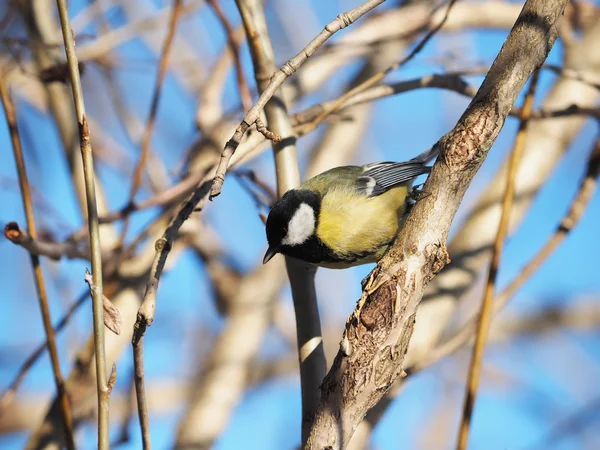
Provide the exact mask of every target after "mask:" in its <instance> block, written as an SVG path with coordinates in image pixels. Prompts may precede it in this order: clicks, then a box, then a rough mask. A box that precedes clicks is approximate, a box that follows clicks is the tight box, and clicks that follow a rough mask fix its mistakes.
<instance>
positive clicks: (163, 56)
mask: <svg viewBox="0 0 600 450" xmlns="http://www.w3.org/2000/svg"><path fill="white" fill-rule="evenodd" d="M182 4H183V3H182V0H173V9H172V10H171V18H170V19H169V28H168V30H167V35H166V36H165V41H164V43H163V47H162V50H161V53H160V58H159V62H158V74H157V76H156V83H155V85H154V92H153V94H152V101H151V102H150V114H149V115H148V122H146V127H145V128H144V134H143V136H142V145H141V149H140V159H139V160H138V162H137V164H136V166H135V170H134V172H133V181H132V183H131V190H130V191H129V201H128V202H127V205H128V206H129V205H133V200H134V198H135V194H136V193H137V191H138V190H139V188H140V186H141V184H142V175H143V173H144V167H145V166H146V162H147V161H148V157H149V155H150V138H151V137H152V132H153V131H154V126H155V124H156V114H157V112H158V104H159V101H160V94H161V92H162V86H163V82H164V80H165V76H166V74H167V67H168V65H169V57H170V55H171V44H172V43H173V39H174V37H175V31H176V30H177V21H178V19H179V16H180V15H181V11H182ZM128 225H129V220H127V218H125V221H124V222H123V230H122V231H121V237H120V239H119V245H118V246H119V247H122V246H123V242H124V241H125V237H126V234H127V229H128Z"/></svg>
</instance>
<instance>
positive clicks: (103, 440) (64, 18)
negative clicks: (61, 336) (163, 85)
mask: <svg viewBox="0 0 600 450" xmlns="http://www.w3.org/2000/svg"><path fill="white" fill-rule="evenodd" d="M56 4H57V6H58V12H59V16H60V24H61V29H62V35H63V40H64V44H65V51H66V53H67V62H68V64H69V73H70V76H71V87H72V89H73V99H74V101H75V110H76V114H77V123H78V125H79V138H80V147H81V156H82V159H83V172H84V178H85V193H86V200H87V217H88V226H89V235H90V252H91V255H92V273H93V281H94V285H95V286H96V288H97V289H96V290H94V291H93V292H92V308H93V317H94V343H95V350H96V351H95V358H96V389H97V391H98V448H99V449H102V450H108V445H109V440H108V434H109V433H108V430H109V417H108V413H109V401H110V389H109V387H108V380H107V378H106V377H107V373H106V356H105V352H104V306H103V302H102V253H101V248H100V230H99V225H98V211H97V208H96V187H95V182H94V161H93V156H92V144H91V142H90V130H89V127H88V122H87V118H86V114H85V104H84V100H83V91H82V89H81V79H80V77H79V67H78V63H77V54H76V53H75V39H74V37H73V32H72V31H71V25H70V20H69V10H68V8H67V0H56Z"/></svg>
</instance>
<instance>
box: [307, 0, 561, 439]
mask: <svg viewBox="0 0 600 450" xmlns="http://www.w3.org/2000/svg"><path fill="white" fill-rule="evenodd" d="M566 3H567V2H566V1H565V0H553V1H543V0H529V1H528V2H527V3H526V4H525V6H524V7H523V10H522V11H521V14H520V15H519V18H518V19H517V22H516V23H515V25H514V27H513V29H512V30H511V32H510V34H509V36H508V38H507V40H506V42H505V43H504V46H503V47H502V50H501V51H500V53H499V54H498V56H497V58H496V60H495V61H494V64H493V65H492V67H491V69H490V71H489V72H488V74H487V76H486V78H485V81H484V82H483V84H482V86H481V88H480V89H479V91H478V93H477V95H476V96H475V98H474V99H473V101H472V102H471V104H470V105H469V107H468V108H467V110H466V111H465V113H464V114H463V115H462V117H461V118H460V120H459V122H458V123H457V125H456V126H455V128H454V129H453V130H452V131H451V132H450V133H448V134H447V135H446V136H444V137H443V138H442V139H440V141H439V142H438V144H437V145H438V146H439V148H440V153H441V154H440V157H439V159H438V161H437V162H436V163H435V165H434V166H433V168H432V171H431V174H430V176H429V178H428V179H427V181H426V183H425V186H424V187H423V189H424V190H425V191H426V192H428V193H429V194H430V195H429V196H427V197H425V198H423V199H421V200H420V201H419V202H417V204H416V205H415V207H414V208H413V209H412V211H411V213H410V215H409V217H408V219H407V222H406V225H405V227H404V228H403V229H402V230H401V232H400V234H399V236H398V238H397V240H396V242H395V244H394V246H393V247H392V248H391V249H390V251H389V252H388V253H387V255H386V256H385V257H384V258H383V259H382V260H381V261H380V262H379V264H378V265H377V267H376V268H375V270H374V271H373V273H372V276H371V280H370V282H369V283H367V286H366V290H365V292H364V293H363V295H364V300H365V306H364V308H363V310H362V313H361V315H360V320H357V318H356V317H355V316H351V317H350V318H349V319H348V321H347V323H346V328H345V332H344V336H343V338H342V343H341V345H340V351H339V352H338V354H337V356H336V358H335V361H334V362H333V366H332V368H331V370H330V372H329V373H328V375H327V376H326V377H325V380H324V381H323V385H322V396H321V403H320V405H319V409H318V410H317V415H316V418H315V421H314V423H313V426H312V430H311V434H310V437H309V440H308V443H307V445H306V447H305V448H307V449H326V448H330V449H332V450H337V449H343V448H345V447H346V445H347V444H348V442H349V440H350V437H351V436H352V433H353V430H354V429H355V428H356V426H357V425H358V423H359V422H360V421H361V420H362V418H363V417H364V415H365V413H366V412H367V411H368V410H369V409H370V408H371V407H372V406H373V405H375V404H376V403H377V402H378V401H379V400H380V399H381V398H382V397H383V395H384V394H385V393H386V392H387V390H388V389H389V388H390V387H391V385H392V384H393V382H394V381H395V380H396V379H397V378H398V377H399V376H400V375H401V374H402V373H403V371H402V365H403V361H404V356H405V353H406V350H407V349H408V344H409V342H410V337H411V335H412V331H413V327H414V320H415V314H416V311H417V307H418V305H419V303H420V301H421V298H422V296H423V291H424V289H425V286H426V285H427V284H428V283H429V281H430V280H431V279H432V278H433V277H434V276H435V274H437V273H438V272H439V271H440V270H441V269H442V267H444V265H445V264H447V262H448V254H447V251H446V239H447V236H448V231H449V229H450V225H451V223H452V220H453V218H454V215H455V214H456V211H457V209H458V206H459V205H460V202H461V200H462V198H463V196H464V193H465V191H466V190H467V188H468V186H469V184H470V182H471V180H472V179H473V176H474V175H475V173H476V172H477V169H478V168H479V167H480V166H481V164H482V163H483V161H484V159H485V157H486V155H487V153H488V152H489V150H490V148H491V146H492V144H493V143H494V141H495V139H496V137H497V136H498V133H499V132H500V130H501V129H502V126H503V125H504V122H505V120H506V117H507V115H508V113H509V112H510V109H511V107H512V105H513V103H514V101H515V98H516V97H517V95H518V93H519V92H520V91H521V89H522V88H523V86H524V84H525V82H526V81H527V79H528V78H529V76H530V75H531V73H532V72H533V71H534V70H535V69H536V68H537V67H539V66H540V65H542V64H543V62H544V60H545V59H546V56H547V55H548V52H549V51H550V49H551V48H552V46H553V44H554V41H555V40H556V37H557V35H558V31H557V24H558V21H559V18H560V17H561V15H562V12H563V10H564V8H565V6H566Z"/></svg>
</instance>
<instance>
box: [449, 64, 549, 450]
mask: <svg viewBox="0 0 600 450" xmlns="http://www.w3.org/2000/svg"><path fill="white" fill-rule="evenodd" d="M539 74H540V71H539V69H537V70H536V71H535V72H534V73H533V76H532V77H531V84H530V86H529V91H528V92H527V95H526V96H525V101H524V104H523V114H522V116H521V122H520V124H519V131H518V132H517V137H516V140H515V145H514V149H513V151H512V153H511V156H510V159H509V163H508V170H507V172H506V188H505V190H504V199H503V201H502V213H501V215H500V223H499V224H498V231H497V233H496V240H495V241H494V248H493V251H492V261H491V263H490V267H489V270H488V278H487V282H486V285H485V290H484V294H483V302H482V305H481V312H480V314H479V319H478V321H477V334H476V337H475V345H474V346H473V356H472V359H471V364H470V366H469V375H468V378H467V391H466V394H465V399H464V405H463V412H462V420H461V424H460V428H459V433H458V443H457V449H459V450H465V449H466V448H467V442H468V439H469V430H470V425H471V417H472V414H473V407H474V406H475V397H476V395H477V389H478V388H479V378H480V373H481V361H482V359H483V350H484V348H485V341H486V339H487V333H488V329H489V327H490V321H491V319H492V307H493V305H492V299H493V297H494V290H495V288H496V279H497V276H498V269H499V268H500V258H501V256H502V250H503V248H504V241H505V239H506V236H507V234H508V228H509V221H510V212H511V209H512V206H513V202H514V199H515V179H516V177H517V170H518V168H519V164H520V163H521V160H522V159H523V152H524V150H525V144H526V140H527V124H528V122H529V119H530V117H531V111H532V109H533V97H534V95H535V90H536V89H537V84H538V79H539Z"/></svg>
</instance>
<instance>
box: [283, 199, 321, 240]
mask: <svg viewBox="0 0 600 450" xmlns="http://www.w3.org/2000/svg"><path fill="white" fill-rule="evenodd" d="M314 232H315V212H314V210H313V209H312V208H311V207H310V206H309V205H308V204H306V203H301V204H300V206H299V207H298V209H297V210H296V212H295V213H294V215H293V216H292V218H291V219H290V222H289V223H288V231H287V234H286V236H285V238H284V239H283V240H282V241H281V243H282V244H284V245H300V244H302V243H304V242H306V241H307V240H308V238H310V237H311V236H312V235H313V234H314Z"/></svg>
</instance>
